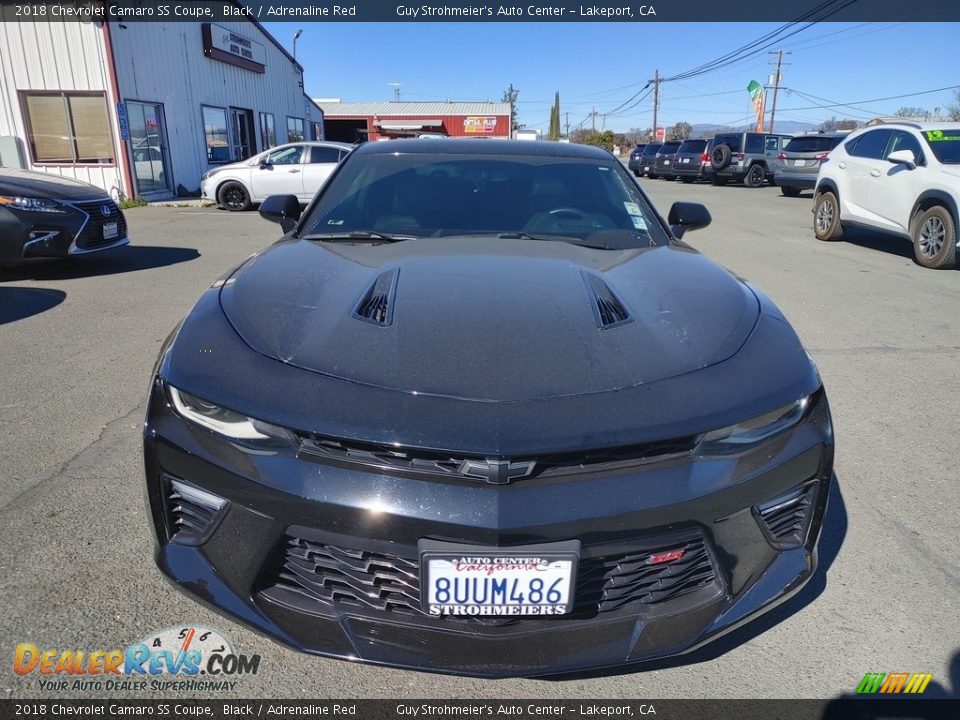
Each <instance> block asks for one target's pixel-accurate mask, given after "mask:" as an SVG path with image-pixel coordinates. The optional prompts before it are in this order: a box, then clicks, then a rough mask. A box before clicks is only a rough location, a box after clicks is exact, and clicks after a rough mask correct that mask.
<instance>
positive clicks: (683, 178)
mask: <svg viewBox="0 0 960 720" xmlns="http://www.w3.org/2000/svg"><path fill="white" fill-rule="evenodd" d="M680 179H681V180H682V181H683V182H684V183H686V184H688V185H689V184H690V183H692V182H693V178H692V177H682V178H680Z"/></svg>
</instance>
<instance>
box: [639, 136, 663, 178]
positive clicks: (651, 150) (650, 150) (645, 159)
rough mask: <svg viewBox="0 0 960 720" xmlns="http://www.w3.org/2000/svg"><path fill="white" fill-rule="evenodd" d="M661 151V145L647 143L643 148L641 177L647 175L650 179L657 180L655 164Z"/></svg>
mask: <svg viewBox="0 0 960 720" xmlns="http://www.w3.org/2000/svg"><path fill="white" fill-rule="evenodd" d="M658 150H660V143H647V144H646V145H645V146H644V148H643V155H641V156H640V175H639V177H642V176H644V175H646V176H647V177H649V178H656V177H657V176H656V175H655V174H654V173H653V162H654V161H655V160H656V159H657V151H658Z"/></svg>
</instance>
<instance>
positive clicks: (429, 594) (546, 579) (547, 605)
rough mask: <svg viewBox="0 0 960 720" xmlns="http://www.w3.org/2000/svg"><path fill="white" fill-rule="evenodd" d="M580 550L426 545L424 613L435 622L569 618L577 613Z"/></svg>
mask: <svg viewBox="0 0 960 720" xmlns="http://www.w3.org/2000/svg"><path fill="white" fill-rule="evenodd" d="M444 546H446V547H447V548H455V549H446V548H444ZM579 549H580V543H579V541H572V542H565V543H550V544H547V545H530V546H527V547H511V548H488V547H474V546H470V545H456V546H452V545H449V544H447V543H436V542H432V541H422V542H421V543H420V550H421V553H420V577H421V585H420V587H421V592H422V593H423V610H424V612H426V613H427V614H428V615H432V616H434V617H437V616H441V615H461V616H465V615H480V616H515V615H565V614H566V613H569V612H570V611H571V610H573V587H574V585H573V583H574V578H575V576H576V569H577V560H578V558H579V556H580V552H579Z"/></svg>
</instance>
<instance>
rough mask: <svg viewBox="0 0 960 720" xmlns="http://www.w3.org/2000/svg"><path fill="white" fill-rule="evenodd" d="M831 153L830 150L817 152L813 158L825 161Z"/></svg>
mask: <svg viewBox="0 0 960 720" xmlns="http://www.w3.org/2000/svg"><path fill="white" fill-rule="evenodd" d="M829 154H830V153H829V152H822V153H817V154H816V155H815V156H814V158H813V159H814V160H820V161H823V160H826V159H827V155H829Z"/></svg>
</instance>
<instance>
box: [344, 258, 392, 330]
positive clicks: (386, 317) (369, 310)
mask: <svg viewBox="0 0 960 720" xmlns="http://www.w3.org/2000/svg"><path fill="white" fill-rule="evenodd" d="M399 274H400V269H399V268H394V269H393V270H388V271H387V272H385V273H382V274H381V275H380V276H379V277H378V278H377V279H376V280H375V281H374V283H373V285H371V286H370V289H369V290H367V291H366V292H365V293H364V294H363V297H362V298H360V302H359V303H357V307H356V309H355V310H354V311H353V316H354V317H355V318H357V319H358V320H365V321H366V322H369V323H373V324H374V325H380V326H382V327H387V326H388V325H390V323H392V322H393V304H394V296H395V295H396V292H397V276H398V275H399Z"/></svg>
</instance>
